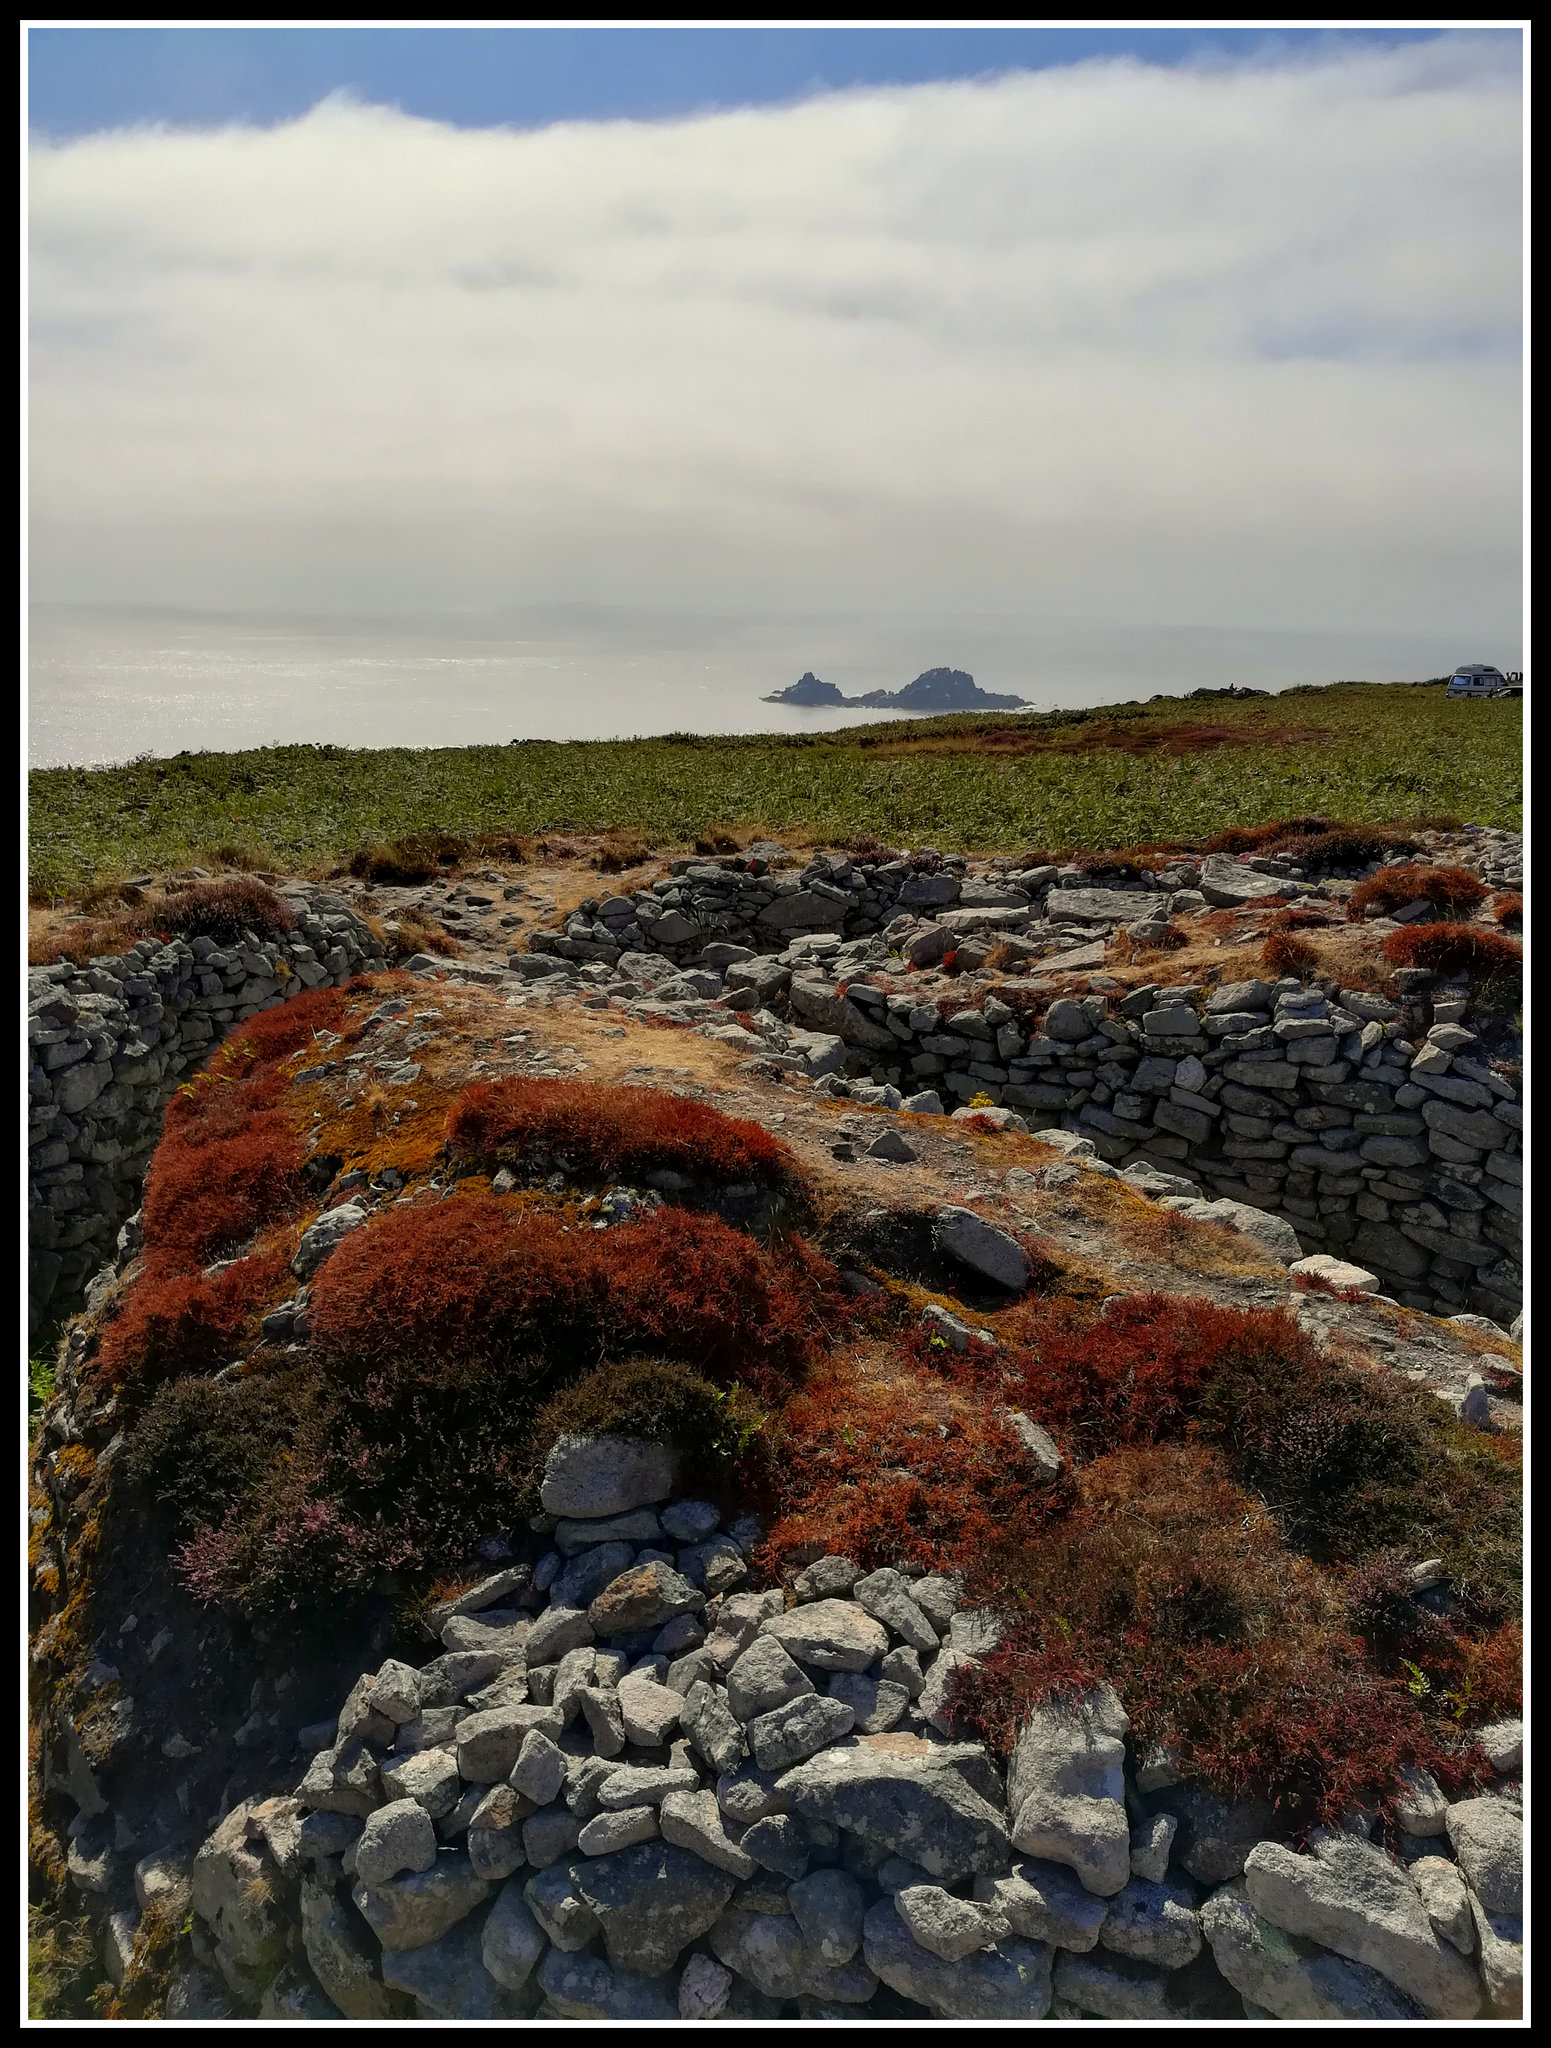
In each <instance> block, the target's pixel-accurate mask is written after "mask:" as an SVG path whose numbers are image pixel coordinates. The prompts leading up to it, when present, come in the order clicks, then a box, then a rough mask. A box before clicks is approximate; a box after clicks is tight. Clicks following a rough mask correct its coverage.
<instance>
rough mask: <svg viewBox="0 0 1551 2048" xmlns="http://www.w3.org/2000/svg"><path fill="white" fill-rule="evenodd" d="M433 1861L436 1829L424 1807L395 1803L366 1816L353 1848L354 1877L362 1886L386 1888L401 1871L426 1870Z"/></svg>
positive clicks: (408, 1803) (400, 1800) (402, 1802)
mask: <svg viewBox="0 0 1551 2048" xmlns="http://www.w3.org/2000/svg"><path fill="white" fill-rule="evenodd" d="M435 1861H436V1829H435V1827H434V1826H433V1825H432V1821H431V1816H430V1814H429V1813H428V1812H427V1811H426V1809H425V1807H424V1806H421V1805H417V1803H416V1802H415V1801H414V1800H413V1799H395V1800H392V1801H390V1802H389V1804H388V1805H386V1806H379V1807H378V1808H377V1810H376V1811H375V1812H374V1813H372V1814H369V1815H368V1816H367V1820H366V1825H365V1827H364V1828H363V1829H362V1831H361V1837H360V1840H359V1841H358V1842H357V1843H356V1845H355V1867H356V1874H357V1876H358V1877H359V1878H360V1880H361V1882H362V1883H363V1884H368V1885H381V1884H386V1883H387V1882H388V1880H389V1879H390V1878H394V1877H397V1876H399V1874H400V1873H401V1872H403V1871H406V1870H410V1871H418V1870H429V1869H430V1868H431V1865H432V1864H433V1863H434V1862H435Z"/></svg>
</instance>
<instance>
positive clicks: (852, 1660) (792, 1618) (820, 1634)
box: [762, 1600, 889, 1671]
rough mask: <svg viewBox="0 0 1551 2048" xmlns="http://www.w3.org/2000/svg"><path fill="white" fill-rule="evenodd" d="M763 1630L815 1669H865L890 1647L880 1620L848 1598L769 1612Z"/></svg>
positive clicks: (800, 1660)
mask: <svg viewBox="0 0 1551 2048" xmlns="http://www.w3.org/2000/svg"><path fill="white" fill-rule="evenodd" d="M762 1633H763V1634H765V1635H767V1636H773V1637H774V1638H775V1640H776V1641H777V1642H778V1643H779V1644H780V1645H781V1647H782V1648H783V1649H784V1650H785V1651H786V1652H787V1653H788V1655H790V1656H792V1657H794V1658H795V1659H796V1660H797V1662H798V1663H799V1664H808V1665H811V1666H812V1667H813V1668H814V1669H815V1670H818V1671H865V1670H866V1669H867V1667H868V1665H869V1664H873V1663H875V1662H876V1661H877V1660H878V1658H880V1657H881V1656H883V1655H884V1654H885V1652H886V1651H887V1649H888V1647H889V1638H888V1631H887V1630H886V1629H885V1628H884V1627H883V1625H882V1623H881V1622H879V1621H876V1620H874V1618H873V1617H872V1616H871V1615H870V1614H868V1613H866V1612H865V1611H864V1610H863V1609H862V1608H860V1607H858V1606H857V1605H856V1604H855V1602H854V1601H850V1600H816V1601H813V1602H811V1603H809V1604H808V1605H805V1606H802V1607H794V1608H792V1609H791V1610H790V1611H789V1612H788V1613H785V1614H775V1615H771V1616H770V1617H769V1618H768V1619H767V1620H766V1621H765V1622H764V1623H763V1626H762Z"/></svg>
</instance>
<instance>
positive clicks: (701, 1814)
mask: <svg viewBox="0 0 1551 2048" xmlns="http://www.w3.org/2000/svg"><path fill="white" fill-rule="evenodd" d="M661 1814H662V1819H661V1827H662V1833H663V1838H664V1839H665V1840H666V1841H669V1842H674V1843H676V1844H677V1845H678V1847H679V1848H681V1849H688V1850H690V1851H691V1852H692V1853H693V1854H694V1855H696V1856H698V1857H700V1858H701V1859H702V1861H704V1862H706V1863H709V1864H711V1865H713V1867H714V1868H716V1869H717V1870H725V1871H727V1872H728V1873H729V1875H730V1876H732V1877H752V1876H753V1875H754V1871H755V1868H756V1864H755V1858H754V1856H753V1855H752V1854H751V1852H750V1851H749V1850H747V1849H745V1848H744V1846H743V1844H742V1843H741V1842H738V1841H735V1840H734V1839H733V1837H732V1836H731V1835H729V1834H728V1832H727V1824H726V1821H725V1819H724V1818H723V1814H722V1809H721V1807H720V1806H719V1805H718V1804H717V1799H716V1794H715V1793H714V1792H701V1791H694V1792H670V1793H669V1794H668V1795H667V1797H666V1798H665V1799H664V1800H663V1802H662V1808H661Z"/></svg>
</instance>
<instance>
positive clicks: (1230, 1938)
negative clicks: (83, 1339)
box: [1201, 1877, 1417, 2020]
mask: <svg viewBox="0 0 1551 2048" xmlns="http://www.w3.org/2000/svg"><path fill="white" fill-rule="evenodd" d="M1201 1931H1202V1933H1203V1934H1204V1935H1205V1937H1206V1939H1207V1942H1208V1943H1209V1944H1210V1946H1211V1950H1212V1955H1213V1958H1214V1959H1215V1961H1216V1964H1217V1967H1218V1969H1219V1970H1220V1971H1221V1972H1222V1974H1223V1976H1224V1977H1226V1978H1227V1980H1228V1982H1229V1983H1230V1984H1231V1985H1232V1986H1233V1988H1234V1989H1235V1991H1238V1992H1240V1993H1241V1994H1242V1995H1243V1997H1244V1998H1245V1999H1246V2000H1247V2001H1251V2002H1253V2003H1254V2004H1255V2005H1257V2006H1260V2007H1263V2008H1264V2010H1265V2011H1266V2012H1268V2013H1271V2014H1273V2015H1274V2016H1275V2017H1276V2018H1277V2019H1283V2020H1337V2019H1349V2020H1403V2019H1415V2018H1416V2017H1417V2008H1416V2007H1415V2006H1414V2005H1413V2004H1412V2002H1411V2001H1410V1999H1408V1998H1404V1997H1402V1995H1401V1994H1400V1992H1398V1991H1397V1990H1396V1989H1395V1987H1394V1985H1393V1984H1391V1983H1390V1982H1389V1980H1388V1978H1386V1977H1382V1976H1380V1974H1379V1972H1378V1971H1377V1970H1373V1969H1369V1968H1368V1967H1367V1965H1366V1964H1363V1963H1354V1962H1350V1961H1348V1959H1347V1958H1346V1957H1344V1956H1338V1955H1332V1954H1331V1953H1330V1951H1329V1950H1328V1949H1323V1948H1320V1947H1318V1946H1317V1945H1316V1944H1315V1943H1314V1942H1312V1941H1307V1940H1303V1939H1300V1938H1298V1937H1297V1936H1294V1935H1291V1934H1288V1933H1286V1932H1285V1931H1284V1930H1283V1929H1282V1928H1280V1927H1276V1926H1273V1925H1272V1923H1271V1922H1270V1921H1269V1920H1267V1919H1265V1918H1264V1917H1263V1916H1262V1915H1261V1914H1259V1913H1257V1912H1256V1911H1255V1908H1254V1907H1253V1906H1252V1905H1251V1904H1250V1901H1249V1895H1248V1892H1247V1891H1246V1889H1245V1883H1244V1879H1243V1878H1242V1877H1236V1878H1234V1879H1233V1880H1232V1881H1231V1882H1230V1883H1228V1884H1225V1885H1223V1886H1222V1887H1221V1889H1220V1890H1218V1891H1215V1892H1213V1894H1212V1896H1211V1897H1210V1898H1209V1899H1208V1900H1207V1901H1206V1903H1205V1905H1203V1906H1202V1908H1201Z"/></svg>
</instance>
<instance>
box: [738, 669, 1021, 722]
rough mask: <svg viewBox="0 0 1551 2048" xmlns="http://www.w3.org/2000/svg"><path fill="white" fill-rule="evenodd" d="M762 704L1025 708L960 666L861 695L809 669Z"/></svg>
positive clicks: (923, 708) (1018, 699) (906, 708)
mask: <svg viewBox="0 0 1551 2048" xmlns="http://www.w3.org/2000/svg"><path fill="white" fill-rule="evenodd" d="M761 701H762V702H763V703H766V704H802V705H825V704H846V705H856V706H857V707H859V708H861V707H865V708H867V709H877V710H889V711H1026V710H1028V708H1029V706H1028V703H1027V700H1026V699H1025V698H1022V697H1007V696H1000V697H999V696H996V695H995V694H994V693H993V692H991V691H990V690H982V689H981V687H980V685H979V684H978V683H977V682H976V681H975V678H974V677H973V676H972V675H966V674H965V672H964V670H963V669H961V668H929V669H926V670H924V671H923V672H922V674H920V675H918V676H917V677H916V679H915V681H914V682H913V683H907V684H906V685H905V687H904V688H903V689H902V690H869V691H868V692H867V694H866V695H865V696H863V697H846V696H843V695H842V694H841V692H840V691H839V690H838V689H837V688H836V687H835V685H834V684H833V683H825V682H821V681H820V680H819V678H818V677H817V676H816V675H815V674H814V673H813V671H812V669H809V670H808V672H807V674H806V675H804V676H800V677H799V678H798V680H797V681H796V682H795V683H791V684H789V685H788V686H787V688H786V689H784V690H773V691H772V692H771V693H770V695H769V696H768V697H765V698H763V699H762V700H761Z"/></svg>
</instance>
